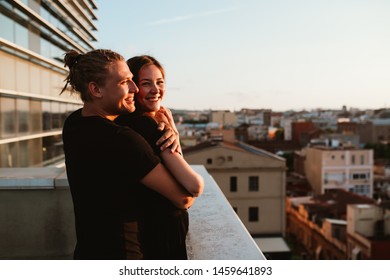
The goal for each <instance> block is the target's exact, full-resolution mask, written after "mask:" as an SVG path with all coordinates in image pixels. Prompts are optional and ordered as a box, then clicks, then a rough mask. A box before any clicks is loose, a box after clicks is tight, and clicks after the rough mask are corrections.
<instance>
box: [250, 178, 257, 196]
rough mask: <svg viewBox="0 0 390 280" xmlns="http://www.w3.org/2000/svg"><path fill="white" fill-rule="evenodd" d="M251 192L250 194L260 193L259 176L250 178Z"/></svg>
mask: <svg viewBox="0 0 390 280" xmlns="http://www.w3.org/2000/svg"><path fill="white" fill-rule="evenodd" d="M249 191H250V192H257V191H259V177H258V176H249Z"/></svg>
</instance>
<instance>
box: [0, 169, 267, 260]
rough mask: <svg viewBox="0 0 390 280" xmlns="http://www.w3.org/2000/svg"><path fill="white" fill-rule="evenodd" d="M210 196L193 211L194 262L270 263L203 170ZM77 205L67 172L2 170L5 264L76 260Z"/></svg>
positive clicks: (0, 246) (0, 253)
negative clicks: (25, 260) (74, 212)
mask: <svg viewBox="0 0 390 280" xmlns="http://www.w3.org/2000/svg"><path fill="white" fill-rule="evenodd" d="M193 168H194V169H195V170H196V171H197V172H198V173H199V174H201V176H203V178H204V180H205V191H204V193H203V195H202V196H201V197H200V198H198V199H197V200H196V202H195V203H194V205H193V206H192V207H191V209H190V210H189V214H190V228H189V233H188V239H187V247H188V255H189V259H193V260H219V259H220V260H222V259H230V260H235V259H265V258H264V255H263V253H262V252H261V251H260V249H259V248H258V246H257V245H256V243H255V242H254V240H253V238H252V237H251V236H250V234H249V233H248V231H247V229H246V228H245V227H244V226H243V224H242V223H241V221H240V219H239V218H238V217H237V215H236V214H235V212H234V211H233V209H232V207H231V206H230V204H229V203H228V201H227V200H226V198H225V196H224V195H223V193H222V192H221V190H220V189H219V187H218V185H217V184H216V183H215V181H214V179H213V178H212V177H211V176H210V174H208V173H207V171H206V169H205V168H204V167H203V166H193ZM74 245H75V231H74V216H73V203H72V200H71V195H70V192H69V187H68V181H67V178H66V174H65V171H64V169H63V168H0V259H10V260H12V259H71V258H72V254H73V250H74Z"/></svg>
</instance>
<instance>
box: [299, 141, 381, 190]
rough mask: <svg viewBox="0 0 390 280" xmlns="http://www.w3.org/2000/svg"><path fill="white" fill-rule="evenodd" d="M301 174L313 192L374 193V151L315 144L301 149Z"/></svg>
mask: <svg viewBox="0 0 390 280" xmlns="http://www.w3.org/2000/svg"><path fill="white" fill-rule="evenodd" d="M303 154H304V155H305V159H304V170H305V171H304V173H305V175H306V177H307V179H308V181H309V183H310V185H311V186H312V188H313V191H314V194H323V193H326V192H327V191H328V190H331V189H344V190H346V191H351V192H354V193H356V194H359V195H364V196H367V197H372V195H373V179H374V176H373V166H374V155H373V150H370V149H358V148H354V147H337V148H335V147H328V146H314V147H307V148H305V149H304V153H303Z"/></svg>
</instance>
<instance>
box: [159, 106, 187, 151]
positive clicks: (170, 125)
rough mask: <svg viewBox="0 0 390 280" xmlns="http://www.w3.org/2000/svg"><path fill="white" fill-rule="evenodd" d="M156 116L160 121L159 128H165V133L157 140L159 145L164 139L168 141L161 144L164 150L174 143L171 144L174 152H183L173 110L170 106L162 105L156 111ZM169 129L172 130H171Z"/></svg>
mask: <svg viewBox="0 0 390 280" xmlns="http://www.w3.org/2000/svg"><path fill="white" fill-rule="evenodd" d="M155 118H156V119H157V121H158V129H159V130H161V131H163V130H165V133H164V135H163V136H162V137H161V138H160V139H159V140H158V141H157V143H158V144H157V145H160V144H161V143H163V142H164V141H167V142H166V143H164V144H163V145H162V146H161V150H162V151H164V150H165V149H167V148H168V147H169V146H170V145H172V146H171V152H172V153H174V152H178V153H180V154H182V151H181V146H180V139H179V132H178V130H177V129H176V125H175V122H174V120H173V116H172V113H171V111H170V110H169V109H168V108H165V107H163V106H161V108H160V110H159V111H158V112H157V113H156V115H155ZM169 130H171V131H170V132H169Z"/></svg>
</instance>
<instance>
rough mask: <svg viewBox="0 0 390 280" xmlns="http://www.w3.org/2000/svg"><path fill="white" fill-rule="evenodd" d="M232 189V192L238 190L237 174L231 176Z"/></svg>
mask: <svg viewBox="0 0 390 280" xmlns="http://www.w3.org/2000/svg"><path fill="white" fill-rule="evenodd" d="M230 191H231V192H236V191H237V177H236V176H232V177H230Z"/></svg>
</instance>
